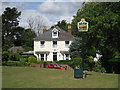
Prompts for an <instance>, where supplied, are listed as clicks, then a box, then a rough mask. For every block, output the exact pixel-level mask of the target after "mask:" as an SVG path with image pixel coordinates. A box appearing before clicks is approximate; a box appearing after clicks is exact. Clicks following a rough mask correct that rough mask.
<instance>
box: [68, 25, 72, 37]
mask: <svg viewBox="0 0 120 90" xmlns="http://www.w3.org/2000/svg"><path fill="white" fill-rule="evenodd" d="M68 33H69V34H70V35H72V28H71V25H68Z"/></svg>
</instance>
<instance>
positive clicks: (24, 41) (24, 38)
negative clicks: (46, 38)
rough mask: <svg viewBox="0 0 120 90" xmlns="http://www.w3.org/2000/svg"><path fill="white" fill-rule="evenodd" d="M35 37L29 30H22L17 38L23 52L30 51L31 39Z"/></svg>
mask: <svg viewBox="0 0 120 90" xmlns="http://www.w3.org/2000/svg"><path fill="white" fill-rule="evenodd" d="M35 37H36V34H35V32H34V31H33V30H31V29H24V31H23V32H22V33H21V36H20V37H19V42H20V43H21V46H23V48H25V51H29V50H32V48H33V38H35Z"/></svg>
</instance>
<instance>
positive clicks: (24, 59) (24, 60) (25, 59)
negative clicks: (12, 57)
mask: <svg viewBox="0 0 120 90" xmlns="http://www.w3.org/2000/svg"><path fill="white" fill-rule="evenodd" d="M20 62H28V60H27V58H20Z"/></svg>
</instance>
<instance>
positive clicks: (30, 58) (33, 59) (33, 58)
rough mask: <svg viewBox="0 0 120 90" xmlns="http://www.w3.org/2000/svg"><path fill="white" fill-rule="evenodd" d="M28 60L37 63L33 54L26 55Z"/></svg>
mask: <svg viewBox="0 0 120 90" xmlns="http://www.w3.org/2000/svg"><path fill="white" fill-rule="evenodd" d="M28 62H29V63H37V59H36V58H35V57H33V56H30V57H28Z"/></svg>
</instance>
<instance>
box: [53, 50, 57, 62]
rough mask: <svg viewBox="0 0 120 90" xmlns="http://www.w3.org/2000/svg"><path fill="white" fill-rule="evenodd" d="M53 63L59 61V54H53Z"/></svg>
mask: <svg viewBox="0 0 120 90" xmlns="http://www.w3.org/2000/svg"><path fill="white" fill-rule="evenodd" d="M53 61H57V52H53Z"/></svg>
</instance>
